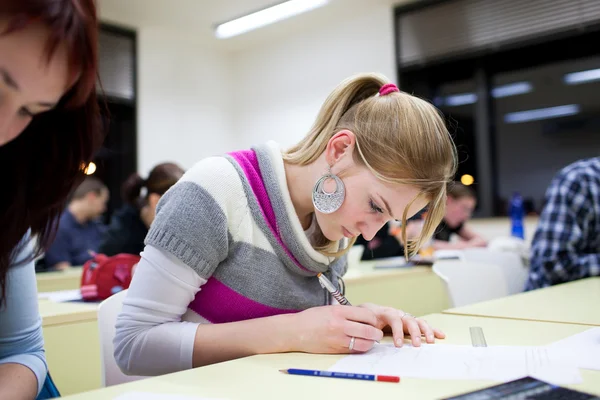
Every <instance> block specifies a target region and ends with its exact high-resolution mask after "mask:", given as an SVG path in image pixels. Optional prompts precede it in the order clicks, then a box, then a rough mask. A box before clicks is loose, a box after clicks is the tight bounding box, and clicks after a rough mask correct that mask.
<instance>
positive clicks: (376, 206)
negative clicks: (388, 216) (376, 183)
mask: <svg viewBox="0 0 600 400" xmlns="http://www.w3.org/2000/svg"><path fill="white" fill-rule="evenodd" d="M369 205H370V206H371V210H373V211H375V212H378V213H380V214H383V209H382V208H381V207H379V206H378V205H377V204H375V203H374V202H373V200H369Z"/></svg>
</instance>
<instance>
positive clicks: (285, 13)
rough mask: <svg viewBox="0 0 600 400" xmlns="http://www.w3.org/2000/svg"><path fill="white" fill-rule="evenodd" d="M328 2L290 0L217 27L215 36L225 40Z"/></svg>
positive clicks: (324, 0)
mask: <svg viewBox="0 0 600 400" xmlns="http://www.w3.org/2000/svg"><path fill="white" fill-rule="evenodd" d="M328 1H329V0H290V1H286V2H284V3H280V4H277V5H275V6H272V7H269V8H265V9H264V10H260V11H256V12H254V13H252V14H248V15H245V16H243V17H240V18H237V19H234V20H232V21H229V22H225V23H223V24H220V25H218V26H217V28H216V30H215V36H216V37H217V38H219V39H226V38H230V37H232V36H236V35H241V34H242V33H246V32H248V31H251V30H254V29H257V28H260V27H263V26H265V25H269V24H273V23H275V22H279V21H281V20H284V19H286V18H289V17H292V16H294V15H298V14H301V13H303V12H306V11H310V10H313V9H315V8H317V7H321V6H323V5H325V4H326V3H327V2H328Z"/></svg>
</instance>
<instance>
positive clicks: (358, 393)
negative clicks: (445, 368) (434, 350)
mask: <svg viewBox="0 0 600 400" xmlns="http://www.w3.org/2000/svg"><path fill="white" fill-rule="evenodd" d="M426 319H427V320H428V321H429V322H430V323H432V324H433V325H435V326H437V327H440V328H442V329H443V330H444V331H445V332H446V334H447V339H446V340H444V341H439V342H438V344H439V345H440V346H443V344H444V343H451V344H466V345H470V343H471V340H470V335H469V327H470V326H480V327H482V328H483V331H484V333H485V335H486V339H487V342H488V344H489V345H544V344H549V343H551V342H554V341H556V340H560V339H563V338H565V337H567V336H570V335H573V334H576V333H579V332H581V331H583V330H585V329H588V328H589V327H588V326H580V325H574V324H553V323H545V322H532V321H518V320H504V319H493V318H481V317H465V316H455V315H445V314H433V315H428V316H426ZM339 358H340V356H326V355H311V354H299V353H289V354H273V355H263V356H255V357H248V358H243V359H240V360H235V361H230V362H226V363H221V364H216V365H212V366H209V367H203V368H197V369H194V370H188V371H183V372H179V373H175V374H169V375H164V376H161V377H156V378H150V379H145V380H141V381H136V382H131V383H127V384H124V385H118V386H112V387H108V388H105V389H101V390H96V391H92V392H89V393H82V394H79V395H75V396H71V397H68V399H70V400H100V399H102V400H105V399H111V398H114V397H115V396H118V395H120V394H123V393H126V392H130V391H139V392H155V393H164V394H180V395H195V396H206V397H214V398H230V399H267V398H268V399H276V398H286V399H308V398H318V399H327V398H328V399H356V398H377V399H385V398H388V399H420V400H421V399H436V398H437V399H439V398H441V397H445V396H452V395H457V394H460V393H463V392H466V391H471V390H475V389H479V388H482V387H485V386H491V385H494V384H496V383H497V382H489V381H458V380H430V379H416V378H402V382H401V383H400V384H385V383H381V384H378V383H374V382H361V381H347V380H341V379H325V378H311V377H300V376H288V375H283V374H281V373H279V372H278V370H279V369H284V368H292V367H294V368H310V369H327V368H329V367H330V366H331V365H333V364H334V363H335V362H336V361H337V360H338V359H339ZM582 376H583V378H584V383H583V384H581V385H574V386H573V388H575V389H579V390H583V391H587V392H591V393H595V394H600V371H582Z"/></svg>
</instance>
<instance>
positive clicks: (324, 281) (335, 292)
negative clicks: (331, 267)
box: [317, 272, 352, 306]
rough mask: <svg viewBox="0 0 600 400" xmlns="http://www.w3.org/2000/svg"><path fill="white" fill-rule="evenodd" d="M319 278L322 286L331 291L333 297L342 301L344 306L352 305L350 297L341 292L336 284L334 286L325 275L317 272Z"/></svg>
mask: <svg viewBox="0 0 600 400" xmlns="http://www.w3.org/2000/svg"><path fill="white" fill-rule="evenodd" d="M317 278H319V283H320V284H321V286H322V287H323V288H325V289H326V290H327V291H328V292H329V293H331V295H332V296H333V298H334V299H336V300H337V302H338V303H340V304H341V305H343V306H351V305H352V304H350V302H349V301H348V299H347V298H345V297H344V295H343V294H341V293H340V291H339V290H337V289H336V288H335V286H333V283H331V281H330V280H329V279H327V277H326V276H325V275H323V274H322V273H320V272H319V273H318V274H317Z"/></svg>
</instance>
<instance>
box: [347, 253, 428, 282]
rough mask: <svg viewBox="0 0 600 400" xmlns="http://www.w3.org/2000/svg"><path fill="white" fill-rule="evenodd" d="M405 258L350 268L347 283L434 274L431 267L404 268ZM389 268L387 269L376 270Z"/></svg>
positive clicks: (366, 262)
mask: <svg viewBox="0 0 600 400" xmlns="http://www.w3.org/2000/svg"><path fill="white" fill-rule="evenodd" d="M405 263H406V260H405V259H404V257H390V258H382V259H377V260H370V261H361V262H360V263H359V264H358V265H356V266H353V267H350V268H349V269H348V272H346V274H345V275H344V281H345V282H346V283H350V282H355V281H364V280H381V279H384V280H385V279H387V278H390V277H399V276H407V275H422V274H434V272H433V271H432V269H431V267H425V266H409V267H405V266H403V265H404V264H405ZM376 267H387V268H376Z"/></svg>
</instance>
